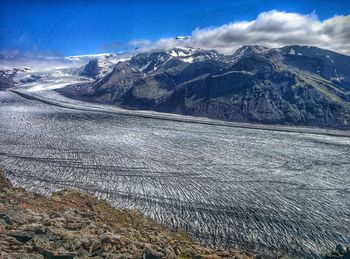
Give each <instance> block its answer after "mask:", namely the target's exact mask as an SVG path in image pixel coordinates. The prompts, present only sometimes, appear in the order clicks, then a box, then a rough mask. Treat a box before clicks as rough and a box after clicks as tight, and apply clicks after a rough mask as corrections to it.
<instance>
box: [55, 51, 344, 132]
mask: <svg viewBox="0 0 350 259" xmlns="http://www.w3.org/2000/svg"><path fill="white" fill-rule="evenodd" d="M62 93H64V94H66V95H69V96H70V97H76V98H79V99H85V100H90V101H95V102H103V103H109V104H115V105H120V106H122V107H125V108H131V109H149V110H155V111H161V112H171V113H180V114H187V115H195V116H206V117H210V118H215V119H222V120H229V121H249V122H258V123H277V124H293V125H311V126H324V127H343V128H344V127H345V128H349V127H350V57H349V56H345V55H341V54H338V53H336V52H332V51H328V50H324V49H319V48H315V47H308V46H287V47H283V48H278V49H268V48H265V47H261V46H244V47H242V48H240V49H238V50H237V51H236V53H235V54H234V55H232V56H225V55H222V54H219V53H217V52H216V51H214V50H201V49H179V48H177V49H171V50H168V51H165V50H156V51H151V52H147V53H141V54H138V55H136V56H134V57H132V58H131V59H130V60H127V61H124V62H119V63H118V64H117V65H115V67H114V69H113V71H112V72H111V73H108V74H107V75H106V76H104V77H102V78H100V79H97V80H96V81H95V82H94V83H91V84H86V85H83V86H79V87H78V88H75V87H71V88H67V89H64V90H63V91H62Z"/></svg>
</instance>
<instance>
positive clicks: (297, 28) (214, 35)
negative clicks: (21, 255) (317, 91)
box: [130, 10, 350, 55]
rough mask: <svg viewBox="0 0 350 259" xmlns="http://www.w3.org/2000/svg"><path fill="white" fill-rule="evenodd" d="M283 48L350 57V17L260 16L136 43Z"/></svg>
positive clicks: (146, 45)
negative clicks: (323, 50)
mask: <svg viewBox="0 0 350 259" xmlns="http://www.w3.org/2000/svg"><path fill="white" fill-rule="evenodd" d="M254 44H257V45H263V46H266V47H272V48H273V47H281V46H286V45H293V44H300V45H313V46H317V47H321V48H326V49H330V50H334V51H337V52H340V53H344V54H347V55H350V15H347V16H334V17H332V18H330V19H327V20H324V21H320V20H319V19H318V17H317V16H316V15H315V14H314V13H312V14H308V15H303V14H299V13H288V12H281V11H276V10H272V11H268V12H263V13H260V14H259V15H258V16H257V18H256V19H255V20H253V21H241V22H233V23H229V24H225V25H222V26H219V27H210V28H204V29H195V30H194V31H193V32H192V36H191V38H189V39H186V40H176V39H175V38H164V39H160V40H158V41H154V42H151V41H147V40H141V41H133V42H131V43H130V45H131V46H138V47H140V49H141V50H146V49H154V48H172V47H198V48H205V49H216V50H217V51H219V52H222V53H226V54H231V53H233V52H234V51H235V50H236V49H237V48H239V47H241V46H242V45H254Z"/></svg>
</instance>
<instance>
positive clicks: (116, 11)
mask: <svg viewBox="0 0 350 259" xmlns="http://www.w3.org/2000/svg"><path fill="white" fill-rule="evenodd" d="M0 4H1V7H0V50H2V51H3V50H10V49H18V50H22V51H32V50H36V51H48V52H57V53H61V54H63V55H78V54H86V53H100V52H110V51H123V50H126V49H127V48H130V46H128V42H130V41H132V40H139V39H143V40H150V41H156V40H157V39H160V38H168V37H175V36H177V35H191V33H192V32H193V30H195V29H196V28H206V27H211V26H221V25H223V24H228V23H231V22H237V21H244V20H248V21H250V20H254V19H256V17H257V15H258V14H259V13H261V12H264V11H269V10H280V11H285V12H294V13H299V14H310V13H312V12H315V13H316V15H317V16H318V19H319V20H320V21H322V20H325V19H327V18H330V17H333V16H334V15H349V13H350V1H348V0H333V1H329V0H327V1H326V0H318V1H307V0H283V1H281V0H279V1H268V0H264V1H252V0H242V1H239V0H238V1H219V0H215V1H211V0H206V1H179V0H177V1H97V0H90V1H77V0H76V1H44V0H40V1H39V0H37V1H31V0H27V1H17V0H10V1H1V3H0Z"/></svg>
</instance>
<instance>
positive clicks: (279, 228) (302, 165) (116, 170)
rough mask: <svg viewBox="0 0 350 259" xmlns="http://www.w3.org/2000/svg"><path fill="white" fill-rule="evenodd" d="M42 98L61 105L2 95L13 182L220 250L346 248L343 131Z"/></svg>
mask: <svg viewBox="0 0 350 259" xmlns="http://www.w3.org/2000/svg"><path fill="white" fill-rule="evenodd" d="M28 94H34V93H29V92H28ZM50 94H52V96H51V95H50ZM46 97H47V98H49V97H52V98H54V99H55V100H56V101H55V102H56V103H53V102H45V101H43V100H39V99H36V98H28V96H25V95H19V94H17V93H14V92H11V91H2V92H0V135H1V138H0V166H1V167H4V168H5V169H6V170H7V175H8V177H9V178H10V179H11V180H12V181H13V183H14V184H15V185H16V186H21V187H25V188H26V189H28V190H31V191H35V192H38V193H42V194H47V195H48V194H50V193H51V192H53V191H55V190H59V189H63V188H79V189H82V190H85V191H88V192H91V193H94V194H96V195H97V196H99V197H101V198H103V199H106V200H108V201H109V202H111V203H112V204H113V205H115V206H117V207H125V208H137V209H140V210H141V211H142V212H143V213H145V214H146V215H148V216H150V217H152V218H154V219H155V220H156V221H158V222H160V223H162V224H164V225H166V226H169V227H171V228H174V229H183V230H186V231H187V232H189V233H190V234H191V235H192V236H193V237H194V238H195V239H196V240H198V241H200V242H204V243H207V244H212V245H215V246H219V247H220V246H224V247H239V248H242V249H248V250H249V251H257V252H259V253H267V254H275V255H276V254H283V253H286V254H289V255H291V256H294V257H306V256H308V257H318V256H319V255H320V254H322V253H325V252H327V251H328V250H329V249H332V248H334V247H335V245H336V244H338V243H342V244H343V245H350V137H349V135H350V134H348V133H339V134H338V133H336V131H335V135H334V136H333V135H332V132H331V131H322V130H320V131H319V132H320V133H321V134H317V130H309V131H310V132H308V131H307V130H305V131H301V132H304V133H300V132H288V129H286V131H284V130H283V129H284V128H278V127H276V128H275V129H276V130H262V129H258V128H255V129H254V128H249V127H246V126H244V127H243V128H240V127H239V124H237V123H236V124H232V125H235V126H234V127H231V126H230V125H229V124H227V125H225V123H220V122H218V123H217V125H215V122H212V121H210V122H209V123H207V121H206V120H205V119H203V120H202V121H201V119H198V118H197V119H196V118H193V123H192V122H191V118H190V117H184V120H186V122H184V121H182V119H181V116H179V115H173V116H172V115H169V116H168V117H167V115H157V114H156V113H145V114H146V115H145V116H135V114H136V115H140V113H138V112H137V111H135V112H133V111H125V112H124V113H123V112H121V114H118V113H113V108H110V107H108V106H103V105H92V104H86V103H84V102H79V101H74V100H68V99H65V97H62V96H61V97H59V96H58V95H57V94H55V93H51V92H47V93H46V94H43V95H42V97H41V98H42V99H44V98H46ZM116 110H117V108H116ZM133 113H135V114H133ZM141 115H142V114H141ZM164 116H165V117H164ZM169 118H170V119H169ZM208 121H209V120H208ZM201 122H205V123H201ZM242 126H243V124H242ZM270 129H271V127H270ZM272 129H273V127H272ZM291 131H295V130H291ZM296 131H298V130H296ZM337 135H338V136H337Z"/></svg>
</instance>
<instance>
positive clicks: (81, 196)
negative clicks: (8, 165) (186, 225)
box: [0, 172, 253, 259]
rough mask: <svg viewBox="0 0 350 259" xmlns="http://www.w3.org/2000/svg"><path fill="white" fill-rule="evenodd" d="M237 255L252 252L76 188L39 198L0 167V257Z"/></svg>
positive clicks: (242, 258) (244, 257)
mask: <svg viewBox="0 0 350 259" xmlns="http://www.w3.org/2000/svg"><path fill="white" fill-rule="evenodd" d="M89 257H94V258H147V259H148V258H151V259H157V258H237V259H249V258H253V255H250V254H248V253H243V252H241V251H239V250H235V249H231V250H229V251H219V250H214V249H211V248H208V247H204V246H201V245H198V244H195V243H194V242H193V241H192V240H191V239H190V237H189V236H188V235H187V234H185V233H183V232H172V231H170V230H168V229H166V228H164V227H162V226H160V225H158V224H156V223H155V222H154V221H153V220H151V219H149V218H147V217H145V216H143V215H142V214H141V213H140V212H138V211H132V210H125V209H115V208H113V207H111V206H110V205H109V204H108V203H107V202H105V201H102V200H98V199H97V198H96V197H94V196H92V195H90V194H86V193H82V192H79V191H76V190H64V191H61V192H57V193H54V194H53V195H52V196H51V197H43V196H40V195H37V194H34V193H31V192H26V191H25V190H24V189H20V188H14V187H13V186H12V185H11V183H10V182H9V181H8V180H7V179H6V178H5V177H4V174H3V173H2V172H0V258H4V259H7V258H9V259H10V258H11V259H13V258H65V259H69V258H89Z"/></svg>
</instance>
